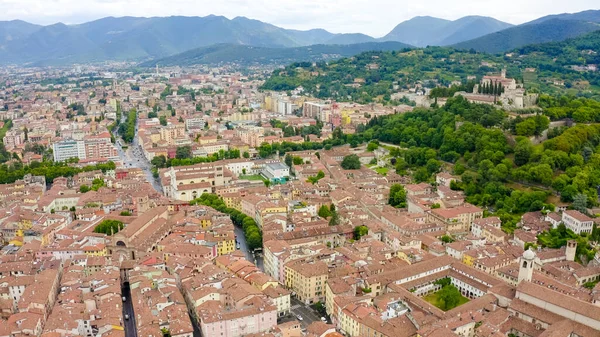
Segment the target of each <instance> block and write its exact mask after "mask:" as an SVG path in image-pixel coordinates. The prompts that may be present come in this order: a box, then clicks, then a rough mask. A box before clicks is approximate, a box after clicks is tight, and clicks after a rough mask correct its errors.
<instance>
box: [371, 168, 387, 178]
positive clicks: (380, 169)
mask: <svg viewBox="0 0 600 337" xmlns="http://www.w3.org/2000/svg"><path fill="white" fill-rule="evenodd" d="M374 170H375V172H377V173H379V174H381V175H382V176H385V175H387V173H388V171H389V170H390V169H389V168H387V167H378V168H376V169H374Z"/></svg>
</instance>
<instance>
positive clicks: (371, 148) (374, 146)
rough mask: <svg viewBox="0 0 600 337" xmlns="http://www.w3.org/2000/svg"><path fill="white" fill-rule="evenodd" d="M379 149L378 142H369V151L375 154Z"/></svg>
mask: <svg viewBox="0 0 600 337" xmlns="http://www.w3.org/2000/svg"><path fill="white" fill-rule="evenodd" d="M377 148H379V144H378V143H377V142H369V144H368V145H367V151H369V152H373V151H375V150H377Z"/></svg>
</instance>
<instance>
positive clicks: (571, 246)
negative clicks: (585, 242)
mask: <svg viewBox="0 0 600 337" xmlns="http://www.w3.org/2000/svg"><path fill="white" fill-rule="evenodd" d="M576 252H577V241H576V240H569V241H567V250H566V252H565V253H566V255H567V261H575V254H576Z"/></svg>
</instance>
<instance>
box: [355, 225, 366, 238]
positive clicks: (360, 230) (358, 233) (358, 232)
mask: <svg viewBox="0 0 600 337" xmlns="http://www.w3.org/2000/svg"><path fill="white" fill-rule="evenodd" d="M367 234H369V227H367V226H356V227H354V240H360V238H361V237H363V236H365V235H367Z"/></svg>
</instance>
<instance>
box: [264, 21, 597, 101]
mask: <svg viewBox="0 0 600 337" xmlns="http://www.w3.org/2000/svg"><path fill="white" fill-rule="evenodd" d="M599 47H600V31H596V32H593V33H590V34H588V35H585V36H582V37H578V38H575V39H571V40H567V41H563V42H552V43H545V44H539V45H531V46H526V47H523V48H520V49H517V50H514V51H513V52H512V54H510V55H490V54H483V53H477V52H473V51H459V50H455V49H452V48H442V47H428V48H424V49H415V50H409V51H391V52H367V53H363V54H359V55H356V56H354V57H352V58H345V59H340V60H337V61H333V62H329V63H324V62H321V63H317V64H316V65H314V66H313V65H312V64H292V65H290V66H288V67H286V68H285V69H280V70H276V71H275V72H274V73H273V76H271V78H269V80H268V81H267V82H266V83H265V84H264V86H263V88H264V89H268V90H292V89H294V88H297V87H298V86H302V87H303V88H304V89H305V90H306V91H307V92H308V93H310V94H312V95H314V96H315V97H318V98H335V99H336V100H338V101H350V100H352V101H356V102H360V103H369V102H373V101H380V102H384V103H389V102H390V100H391V94H393V93H394V92H399V91H402V90H406V89H407V88H410V87H414V86H415V85H416V84H420V85H423V86H425V87H429V88H434V87H436V86H448V85H449V84H450V83H451V82H452V81H456V80H458V81H461V82H462V83H463V84H465V85H466V84H467V82H468V81H467V77H468V76H476V78H477V79H478V80H479V79H481V77H482V76H484V75H487V74H491V73H496V74H498V73H499V72H500V70H501V69H502V68H506V69H507V70H508V72H507V75H508V77H511V78H515V79H517V81H518V82H520V83H524V84H525V87H526V88H527V89H529V90H532V91H533V92H541V93H560V92H569V93H571V94H582V95H586V96H588V97H590V96H592V95H594V94H597V93H598V92H600V71H592V70H590V71H587V70H585V69H582V68H577V66H585V65H589V64H600V55H598V52H600V49H599ZM530 69H533V70H534V71H533V72H530ZM556 80H561V81H564V86H557V85H554V82H555V81H556ZM394 85H397V86H396V87H394Z"/></svg>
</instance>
